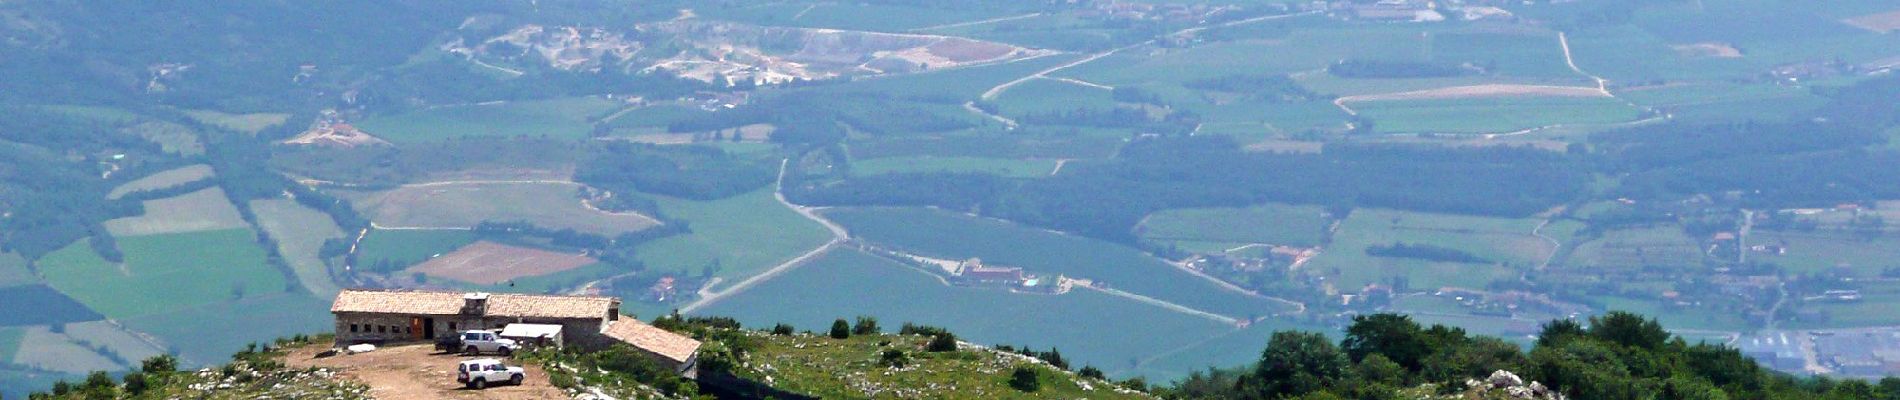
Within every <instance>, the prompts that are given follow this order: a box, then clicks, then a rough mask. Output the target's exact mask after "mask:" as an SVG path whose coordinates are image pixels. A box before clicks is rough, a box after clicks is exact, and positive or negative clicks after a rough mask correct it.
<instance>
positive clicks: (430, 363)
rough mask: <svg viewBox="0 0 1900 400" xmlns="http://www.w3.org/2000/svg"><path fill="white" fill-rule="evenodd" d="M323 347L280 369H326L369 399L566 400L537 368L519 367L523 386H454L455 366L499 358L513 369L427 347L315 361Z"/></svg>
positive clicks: (294, 354) (290, 357)
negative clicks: (365, 389)
mask: <svg viewBox="0 0 1900 400" xmlns="http://www.w3.org/2000/svg"><path fill="white" fill-rule="evenodd" d="M322 347H323V346H304V347H301V348H297V349H293V350H291V351H290V353H289V354H287V355H285V356H284V364H286V365H289V366H290V367H293V368H316V367H320V368H330V369H334V370H337V371H340V372H341V375H342V376H343V377H345V378H348V379H350V380H353V381H357V382H362V383H363V384H364V385H369V387H370V390H369V394H370V396H373V397H375V398H377V399H382V400H429V399H497V400H515V399H520V400H529V399H536V400H538V399H565V398H568V395H567V394H566V393H563V392H561V389H560V388H556V387H554V385H553V384H550V383H548V374H547V371H543V370H542V369H541V367H539V366H535V365H520V367H522V368H524V369H527V370H528V373H527V375H528V376H527V381H526V382H522V384H521V386H506V385H503V386H491V387H489V388H488V389H484V390H470V389H464V388H463V387H462V384H460V383H456V382H455V364H456V363H459V362H462V361H465V360H473V359H477V358H500V359H502V362H503V363H505V364H508V365H511V366H512V365H517V364H516V363H515V362H514V361H512V360H508V359H506V358H503V357H465V356H461V355H458V354H438V353H436V352H435V349H434V348H433V347H432V346H430V345H427V344H415V345H406V346H394V347H384V348H379V349H376V351H372V352H368V353H361V354H350V355H336V356H330V357H324V358H317V357H316V354H317V353H318V352H321V351H323V350H327V349H325V348H322Z"/></svg>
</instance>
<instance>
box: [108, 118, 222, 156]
mask: <svg viewBox="0 0 1900 400" xmlns="http://www.w3.org/2000/svg"><path fill="white" fill-rule="evenodd" d="M120 130H121V131H124V132H126V133H130V134H133V135H137V136H139V137H142V138H145V140H148V141H151V142H152V143H157V144H158V146H159V149H160V150H163V151H164V152H166V153H172V154H178V155H183V156H197V155H203V154H204V153H205V144H204V141H203V140H202V139H199V138H198V131H197V130H195V129H192V128H191V127H187V126H184V125H179V124H175V123H170V122H162V121H146V122H140V123H138V124H135V125H132V126H127V127H124V128H121V129H120Z"/></svg>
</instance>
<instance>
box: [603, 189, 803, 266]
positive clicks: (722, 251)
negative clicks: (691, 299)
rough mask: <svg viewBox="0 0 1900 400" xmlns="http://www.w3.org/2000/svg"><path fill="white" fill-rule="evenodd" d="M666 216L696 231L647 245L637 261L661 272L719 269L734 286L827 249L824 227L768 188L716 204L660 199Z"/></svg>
mask: <svg viewBox="0 0 1900 400" xmlns="http://www.w3.org/2000/svg"><path fill="white" fill-rule="evenodd" d="M654 199H655V200H658V201H659V203H660V211H661V212H663V213H666V215H668V216H672V217H675V218H682V219H685V220H687V221H692V228H693V231H692V232H691V233H688V234H685V235H676V236H669V237H666V238H662V239H659V240H655V241H652V242H648V243H645V244H641V245H640V247H639V248H638V249H636V250H637V251H635V255H636V257H638V258H639V260H640V261H641V262H643V263H645V264H646V265H647V267H648V268H652V269H654V270H656V271H673V272H677V273H699V272H701V271H702V269H704V268H713V269H715V273H714V275H715V276H718V277H721V278H724V279H727V280H728V281H729V282H730V281H733V280H737V279H739V278H743V277H747V276H751V275H753V274H756V273H759V271H764V270H765V269H768V268H771V267H773V266H775V265H778V264H779V263H781V262H785V261H786V260H790V259H792V258H793V257H797V256H798V255H799V254H804V253H805V252H806V251H810V250H811V249H814V248H817V247H818V246H820V245H823V244H825V241H826V240H828V239H830V237H829V236H830V235H828V234H827V233H826V232H825V228H824V227H823V226H820V225H818V223H816V222H812V221H811V220H808V219H805V218H804V217H803V216H800V215H798V213H796V212H793V211H792V210H791V209H788V208H785V205H783V204H779V203H778V201H776V200H773V198H772V189H771V188H764V189H759V190H756V191H753V192H751V193H746V194H742V195H738V196H733V197H728V198H724V199H719V200H713V201H691V200H684V199H677V198H671V197H665V196H654Z"/></svg>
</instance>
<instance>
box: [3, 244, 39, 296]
mask: <svg viewBox="0 0 1900 400" xmlns="http://www.w3.org/2000/svg"><path fill="white" fill-rule="evenodd" d="M38 281H39V277H37V276H33V271H31V270H28V269H27V268H26V259H25V258H21V257H20V255H18V254H13V253H6V252H0V288H4V287H8V286H15V285H25V284H29V283H33V282H38Z"/></svg>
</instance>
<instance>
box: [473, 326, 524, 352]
mask: <svg viewBox="0 0 1900 400" xmlns="http://www.w3.org/2000/svg"><path fill="white" fill-rule="evenodd" d="M517 348H519V345H517V344H516V343H515V340H514V339H505V338H502V337H501V336H497V335H495V333H494V332H489V331H466V332H462V353H465V354H470V355H475V354H482V353H500V354H501V355H504V356H506V355H510V354H514V352H515V349H517Z"/></svg>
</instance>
